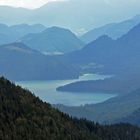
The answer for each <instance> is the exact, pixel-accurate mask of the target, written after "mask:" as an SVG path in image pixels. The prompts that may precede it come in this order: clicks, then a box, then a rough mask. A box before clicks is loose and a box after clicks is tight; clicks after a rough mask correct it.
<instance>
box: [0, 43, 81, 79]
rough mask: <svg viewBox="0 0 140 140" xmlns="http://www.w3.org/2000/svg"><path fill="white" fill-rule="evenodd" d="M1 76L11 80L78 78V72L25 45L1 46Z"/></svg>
mask: <svg viewBox="0 0 140 140" xmlns="http://www.w3.org/2000/svg"><path fill="white" fill-rule="evenodd" d="M0 65H1V67H0V74H1V75H4V76H6V77H8V78H9V79H11V80H53V79H67V78H68V79H69V78H70V79H71V78H77V77H78V72H77V71H74V70H73V69H72V68H71V67H70V66H67V65H65V64H64V63H63V62H61V61H59V60H57V59H55V58H51V57H47V56H46V55H43V54H41V53H40V52H38V51H36V50H33V49H31V48H29V47H28V46H26V45H25V44H23V43H12V44H7V45H2V46H0Z"/></svg>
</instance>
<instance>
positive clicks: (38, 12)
mask: <svg viewBox="0 0 140 140" xmlns="http://www.w3.org/2000/svg"><path fill="white" fill-rule="evenodd" d="M79 3H80V4H79ZM96 5H97V6H99V7H100V8H94V6H96ZM87 7H88V8H87ZM78 9H80V11H78ZM101 9H102V10H101ZM110 11H111V12H110ZM122 12H123V13H124V14H122ZM99 13H100V14H99ZM107 13H108V14H107ZM113 15H115V16H113ZM133 15H134V13H133V11H132V12H131V13H129V12H128V11H127V10H126V11H124V10H123V8H122V7H121V8H120V9H119V10H117V12H114V8H113V6H110V5H109V4H108V3H107V2H106V1H99V2H98V1H92V0H69V1H61V2H60V1H59V2H57V1H54V2H49V3H47V4H46V5H44V6H42V7H40V8H38V9H34V10H29V9H24V8H13V7H8V6H1V7H0V22H1V23H6V24H12V25H13V24H21V23H28V24H35V23H40V24H43V25H45V26H47V27H50V26H60V27H65V28H68V29H70V30H72V31H74V32H77V33H79V34H81V33H84V32H85V31H88V30H90V29H93V28H94V27H97V26H99V25H101V23H102V24H107V23H111V22H113V21H120V19H127V18H129V17H132V16H133ZM117 16H118V17H117ZM125 29H126V27H125Z"/></svg>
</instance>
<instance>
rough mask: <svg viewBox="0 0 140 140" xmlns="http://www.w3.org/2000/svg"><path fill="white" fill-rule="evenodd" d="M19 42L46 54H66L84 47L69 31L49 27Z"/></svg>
mask: <svg viewBox="0 0 140 140" xmlns="http://www.w3.org/2000/svg"><path fill="white" fill-rule="evenodd" d="M20 41H21V42H23V43H25V44H26V45H28V46H30V47H31V48H33V49H36V50H39V51H41V52H46V53H66V52H71V51H74V50H79V49H81V48H82V47H83V46H84V43H83V42H82V41H81V40H80V39H78V38H77V37H76V35H75V34H73V33H72V32H71V31H70V30H68V29H64V28H59V27H51V28H48V29H46V30H45V31H43V32H41V33H38V34H28V35H26V36H24V37H23V38H21V40H20Z"/></svg>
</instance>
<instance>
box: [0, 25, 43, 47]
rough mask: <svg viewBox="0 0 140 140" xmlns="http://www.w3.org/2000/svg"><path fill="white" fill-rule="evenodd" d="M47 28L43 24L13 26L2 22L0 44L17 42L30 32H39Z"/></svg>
mask: <svg viewBox="0 0 140 140" xmlns="http://www.w3.org/2000/svg"><path fill="white" fill-rule="evenodd" d="M45 29H46V27H45V26H43V25H41V24H34V25H28V24H18V25H12V26H7V25H5V24H0V45H3V44H7V43H12V42H15V41H17V40H18V39H19V38H21V37H23V36H25V35H27V34H29V33H38V32H41V31H43V30H45Z"/></svg>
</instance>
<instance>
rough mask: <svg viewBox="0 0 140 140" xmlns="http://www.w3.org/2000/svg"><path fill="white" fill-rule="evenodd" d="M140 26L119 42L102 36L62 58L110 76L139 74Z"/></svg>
mask: <svg viewBox="0 0 140 140" xmlns="http://www.w3.org/2000/svg"><path fill="white" fill-rule="evenodd" d="M139 44H140V24H138V25H137V26H135V27H134V28H133V29H131V30H130V31H129V32H128V33H127V34H125V35H124V36H122V37H121V38H119V39H117V40H112V39H111V38H109V37H108V36H102V37H100V38H98V39H97V40H95V41H93V42H91V43H89V44H88V45H86V46H85V47H84V48H83V49H81V50H80V51H75V52H73V53H70V54H68V55H65V56H62V58H60V59H63V60H64V61H66V62H67V63H70V64H72V63H73V64H75V65H80V67H85V66H90V65H91V64H94V66H92V67H91V69H90V70H91V71H92V72H102V73H109V74H117V73H123V72H124V73H132V72H133V73H138V71H139V70H140V63H139V61H138V60H139V59H140V53H139V52H140V47H139Z"/></svg>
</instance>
